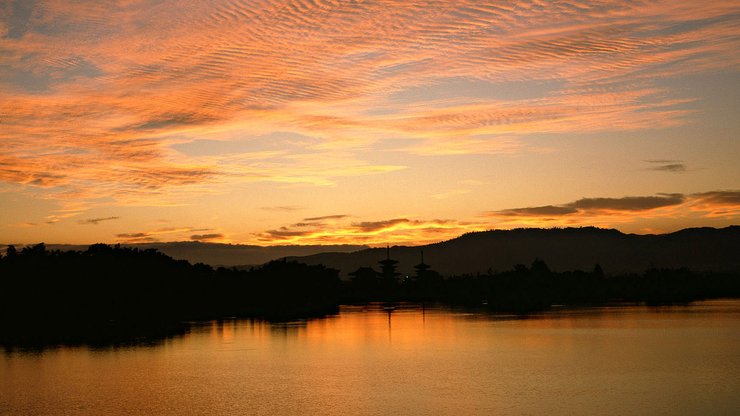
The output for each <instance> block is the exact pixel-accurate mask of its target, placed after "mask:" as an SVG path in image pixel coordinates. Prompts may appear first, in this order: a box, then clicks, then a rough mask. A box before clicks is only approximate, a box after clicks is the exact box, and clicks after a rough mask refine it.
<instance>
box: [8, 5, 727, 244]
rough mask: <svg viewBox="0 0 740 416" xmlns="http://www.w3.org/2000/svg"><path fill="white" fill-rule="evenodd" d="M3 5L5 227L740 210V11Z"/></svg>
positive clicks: (315, 225) (44, 233) (202, 228)
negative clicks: (739, 137) (739, 51)
mask: <svg viewBox="0 0 740 416" xmlns="http://www.w3.org/2000/svg"><path fill="white" fill-rule="evenodd" d="M68 3H69V2H65V1H62V0H49V1H44V0H16V1H10V2H6V3H5V4H4V5H2V6H0V206H2V208H3V214H4V215H3V221H2V222H0V243H2V244H15V243H18V244H30V243H36V242H41V241H45V242H47V243H71V244H89V243H94V242H106V243H116V242H121V243H130V242H154V241H182V240H189V241H212V242H230V243H244V244H257V245H273V244H368V245H371V246H378V245H385V244H386V243H389V244H407V245H408V244H425V243H430V242H436V241H442V240H446V239H449V238H453V237H456V236H458V235H460V234H463V233H465V232H470V231H481V230H487V229H500V228H516V227H526V226H533V227H545V228H547V227H555V226H560V227H562V226H590V225H593V226H599V227H607V228H617V229H619V230H621V231H624V232H634V233H660V232H670V231H674V230H677V229H680V228H686V227H695V226H713V227H724V226H727V225H731V224H738V223H740V221H739V220H740V164H738V163H737V161H738V160H740V141H739V140H738V138H737V136H738V133H740V119H738V117H737V108H738V103H739V102H740V56H738V54H737V51H738V50H740V4H738V2H736V1H730V0H727V1H716V2H711V4H708V3H706V2H700V1H687V2H681V3H680V4H677V3H676V2H670V1H640V2H630V3H625V2H617V1H598V2H582V1H580V0H567V1H564V2H558V3H557V4H549V3H547V2H540V1H505V2H479V1H454V2H453V1H392V0H391V1H385V2H372V1H358V2H340V1H272V0H262V1H243V0H219V1H209V2H192V3H191V2H186V3H183V2H178V1H156V2H155V1H152V0H133V1H132V0H126V1H124V0H121V1H114V0H110V1H105V2H82V3H76V4H68Z"/></svg>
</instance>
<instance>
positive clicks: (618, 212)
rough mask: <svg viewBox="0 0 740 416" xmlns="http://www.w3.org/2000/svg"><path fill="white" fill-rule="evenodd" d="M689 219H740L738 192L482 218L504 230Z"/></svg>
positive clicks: (580, 203)
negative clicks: (641, 220)
mask: <svg viewBox="0 0 740 416" xmlns="http://www.w3.org/2000/svg"><path fill="white" fill-rule="evenodd" d="M692 215H699V216H700V217H704V218H713V217H725V218H740V191H712V192H704V193H694V194H688V195H684V194H678V193H673V194H658V195H654V196H627V197H622V198H582V199H579V200H577V201H574V202H570V203H566V204H561V205H543V206H536V207H525V208H511V209H505V210H499V211H488V212H486V213H484V217H487V218H491V219H493V220H495V221H496V223H497V224H498V225H503V226H507V225H521V226H555V225H604V226H613V225H615V224H620V223H628V222H634V221H635V220H639V219H644V218H667V219H677V218H689V217H690V216H692Z"/></svg>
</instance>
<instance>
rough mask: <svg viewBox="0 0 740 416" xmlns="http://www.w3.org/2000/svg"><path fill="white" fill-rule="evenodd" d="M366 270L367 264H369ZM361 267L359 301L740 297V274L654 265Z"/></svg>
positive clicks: (525, 302) (536, 303) (512, 303)
mask: <svg viewBox="0 0 740 416" xmlns="http://www.w3.org/2000/svg"><path fill="white" fill-rule="evenodd" d="M363 269H365V268H363ZM363 269H361V270H358V271H357V272H355V273H353V279H352V281H351V283H350V284H349V288H348V290H347V292H346V295H347V298H349V299H351V300H353V301H355V302H366V301H415V302H442V303H447V304H454V305H463V306H476V307H479V306H483V307H485V308H486V309H488V310H491V311H502V312H519V313H521V312H530V311H538V310H543V309H547V308H549V307H550V306H552V305H586V304H600V303H607V302H635V303H645V304H648V305H664V304H673V303H687V302H691V301H695V300H701V299H710V298H719V297H740V275H738V274H733V273H715V272H711V273H695V272H692V271H689V270H688V269H685V268H684V269H658V268H651V269H648V270H647V271H645V272H644V273H642V274H636V273H634V274H626V275H619V276H606V275H605V274H604V272H603V270H602V269H601V267H600V266H599V265H595V266H594V268H593V270H591V271H580V270H576V271H566V272H553V271H551V270H550V268H549V267H548V266H547V264H546V263H545V262H544V261H542V260H539V259H536V260H534V262H532V264H531V265H530V266H526V265H522V264H517V265H515V266H514V268H513V269H512V270H508V271H503V272H493V271H489V272H488V273H485V274H475V275H471V274H467V275H461V276H451V277H446V278H445V277H443V276H441V275H440V274H438V273H436V272H434V271H433V270H424V271H423V272H422V273H417V274H416V275H415V276H404V277H402V278H400V279H398V280H396V281H395V283H394V282H390V284H389V281H388V279H384V278H383V276H382V274H380V273H379V274H378V277H376V278H375V279H373V278H372V273H370V270H372V269H369V270H363Z"/></svg>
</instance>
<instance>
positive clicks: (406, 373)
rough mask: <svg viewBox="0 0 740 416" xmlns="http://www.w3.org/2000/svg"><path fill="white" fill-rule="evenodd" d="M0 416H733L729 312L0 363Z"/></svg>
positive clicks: (558, 315)
mask: <svg viewBox="0 0 740 416" xmlns="http://www.w3.org/2000/svg"><path fill="white" fill-rule="evenodd" d="M0 414H2V415H90V414H100V415H226V414H254V415H296V414H311V415H386V414H388V415H391V414H399V415H405V414H419V415H437V414H453V415H478V414H480V415H496V414H500V415H520V414H562V415H565V414H568V415H570V414H583V415H593V414H614V415H624V414H645V415H661V414H664V415H677V414H686V415H698V414H701V415H711V414H716V415H723V414H727V415H729V414H740V300H716V301H706V302H696V303H693V304H691V305H688V306H663V307H648V306H610V307H593V308H574V309H570V308H555V309H553V310H551V311H548V312H545V313H540V314H532V315H527V316H526V317H518V316H506V315H492V314H485V313H471V312H465V311H458V310H451V309H449V308H442V307H438V308H421V307H419V306H418V305H400V306H398V307H397V308H396V309H394V310H387V309H384V308H383V307H382V305H369V306H365V307H358V306H347V307H342V308H341V310H340V313H339V314H338V315H336V316H331V317H327V318H322V319H314V320H309V321H306V322H293V323H286V324H270V323H266V322H261V321H250V320H229V321H218V322H208V323H198V324H195V325H193V326H192V328H191V329H190V331H189V332H188V333H186V334H185V335H182V336H178V337H173V338H170V339H167V340H164V341H161V342H158V343H156V344H153V345H141V346H127V347H117V348H98V349H94V348H89V347H57V348H50V349H46V350H43V351H35V352H34V351H6V352H5V353H4V354H2V353H0Z"/></svg>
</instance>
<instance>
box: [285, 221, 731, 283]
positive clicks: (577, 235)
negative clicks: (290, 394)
mask: <svg viewBox="0 0 740 416" xmlns="http://www.w3.org/2000/svg"><path fill="white" fill-rule="evenodd" d="M422 251H423V256H424V262H425V263H426V264H429V265H430V266H431V268H432V270H435V271H437V272H439V273H441V274H442V275H445V276H450V275H461V274H476V273H487V272H488V271H489V270H490V271H493V272H495V271H504V270H510V269H512V268H513V267H514V266H515V265H516V264H524V265H529V264H531V263H532V261H533V260H534V259H541V260H543V261H545V263H546V264H547V265H548V266H549V267H550V268H551V269H552V270H555V271H568V270H593V268H594V266H595V265H596V264H599V265H600V266H601V267H602V269H603V270H604V272H605V273H606V274H608V275H609V274H611V275H614V274H623V273H630V272H643V271H645V270H646V269H648V268H651V267H658V268H680V267H686V268H689V269H691V270H694V271H710V270H711V271H727V272H738V271H740V226H736V225H735V226H730V227H726V228H721V229H715V228H689V229H684V230H681V231H677V232H674V233H670V234H659V235H638V234H624V233H622V232H620V231H618V230H614V229H600V228H594V227H584V228H562V229H537V228H524V229H514V230H492V231H483V232H474V233H468V234H464V235H462V236H460V237H458V238H455V239H452V240H448V241H444V242H441V243H436V244H430V245H425V246H417V247H403V246H394V247H390V248H389V249H386V248H368V249H364V250H360V251H356V252H351V253H321V254H314V255H310V256H302V257H295V258H294V259H295V260H297V261H299V262H304V263H307V264H324V265H326V266H329V267H333V268H336V269H339V270H340V272H341V275H342V277H344V278H346V277H347V276H348V273H350V272H352V271H354V270H357V268H359V267H373V268H374V269H375V270H379V269H380V266H379V264H378V261H380V260H383V259H385V258H386V256H388V255H390V258H392V259H394V260H397V261H398V271H399V272H400V273H402V274H405V275H411V274H412V273H413V272H414V265H416V264H419V263H420V262H421V255H422Z"/></svg>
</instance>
